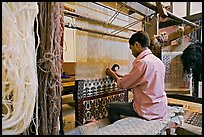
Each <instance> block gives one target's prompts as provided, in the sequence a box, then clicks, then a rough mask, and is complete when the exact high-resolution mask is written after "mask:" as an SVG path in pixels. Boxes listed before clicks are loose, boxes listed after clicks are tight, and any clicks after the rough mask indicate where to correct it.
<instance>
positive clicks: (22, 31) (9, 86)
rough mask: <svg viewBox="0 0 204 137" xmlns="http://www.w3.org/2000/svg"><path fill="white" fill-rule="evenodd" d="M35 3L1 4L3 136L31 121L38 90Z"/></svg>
mask: <svg viewBox="0 0 204 137" xmlns="http://www.w3.org/2000/svg"><path fill="white" fill-rule="evenodd" d="M37 14H38V6H37V3H36V2H2V134H6V135H8V134H20V133H22V132H24V131H25V130H26V129H27V128H28V127H29V125H30V123H31V121H32V119H33V112H34V106H35V101H36V95H37V91H38V79H37V66H36V49H35V38H34V35H33V32H34V31H33V29H34V27H33V26H34V19H35V18H36V17H37Z"/></svg>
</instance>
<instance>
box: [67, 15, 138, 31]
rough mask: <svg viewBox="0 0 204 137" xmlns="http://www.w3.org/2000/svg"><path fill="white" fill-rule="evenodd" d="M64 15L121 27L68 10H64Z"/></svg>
mask: <svg viewBox="0 0 204 137" xmlns="http://www.w3.org/2000/svg"><path fill="white" fill-rule="evenodd" d="M64 15H65V16H71V17H75V18H80V19H83V20H86V21H92V22H96V23H98V24H101V25H105V26H110V27H115V28H121V26H118V25H114V24H108V23H107V22H104V21H100V20H96V19H92V18H88V17H84V16H82V15H79V14H77V13H72V12H69V11H64ZM126 30H128V31H133V32H136V30H133V29H126Z"/></svg>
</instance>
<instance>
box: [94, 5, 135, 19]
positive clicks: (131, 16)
mask: <svg viewBox="0 0 204 137" xmlns="http://www.w3.org/2000/svg"><path fill="white" fill-rule="evenodd" d="M93 3H94V4H96V5H99V6H101V7H104V8H106V9H109V10H112V11H117V10H115V9H112V8H110V7H108V6H105V5H102V4H100V3H98V2H93ZM126 6H127V5H126ZM121 14H123V15H125V16H128V17H130V18H132V19H135V20H138V19H137V18H135V17H133V16H130V15H128V14H125V13H122V12H121Z"/></svg>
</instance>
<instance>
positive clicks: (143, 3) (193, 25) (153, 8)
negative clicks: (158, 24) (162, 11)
mask: <svg viewBox="0 0 204 137" xmlns="http://www.w3.org/2000/svg"><path fill="white" fill-rule="evenodd" d="M139 3H140V4H142V5H143V6H146V7H148V8H150V9H152V10H154V11H156V12H157V7H156V6H155V5H153V4H151V3H149V2H139ZM166 12H167V15H168V17H170V18H172V19H174V20H179V21H182V22H183V23H185V24H188V25H189V26H192V27H199V26H198V25H197V24H195V23H192V22H190V21H188V20H186V19H184V18H181V17H178V16H175V15H174V14H172V13H171V12H169V11H167V10H166Z"/></svg>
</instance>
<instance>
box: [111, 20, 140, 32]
mask: <svg viewBox="0 0 204 137" xmlns="http://www.w3.org/2000/svg"><path fill="white" fill-rule="evenodd" d="M139 22H140V21H134V22H132V23H129V24H127V25H125V26H123V27H122V28H120V29H118V30H115V31H112V32H111V33H114V32H115V33H114V35H115V34H118V33H119V32H121V31H123V30H124V29H127V28H129V27H132V26H133V25H135V24H137V23H139ZM116 31H118V32H116Z"/></svg>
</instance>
